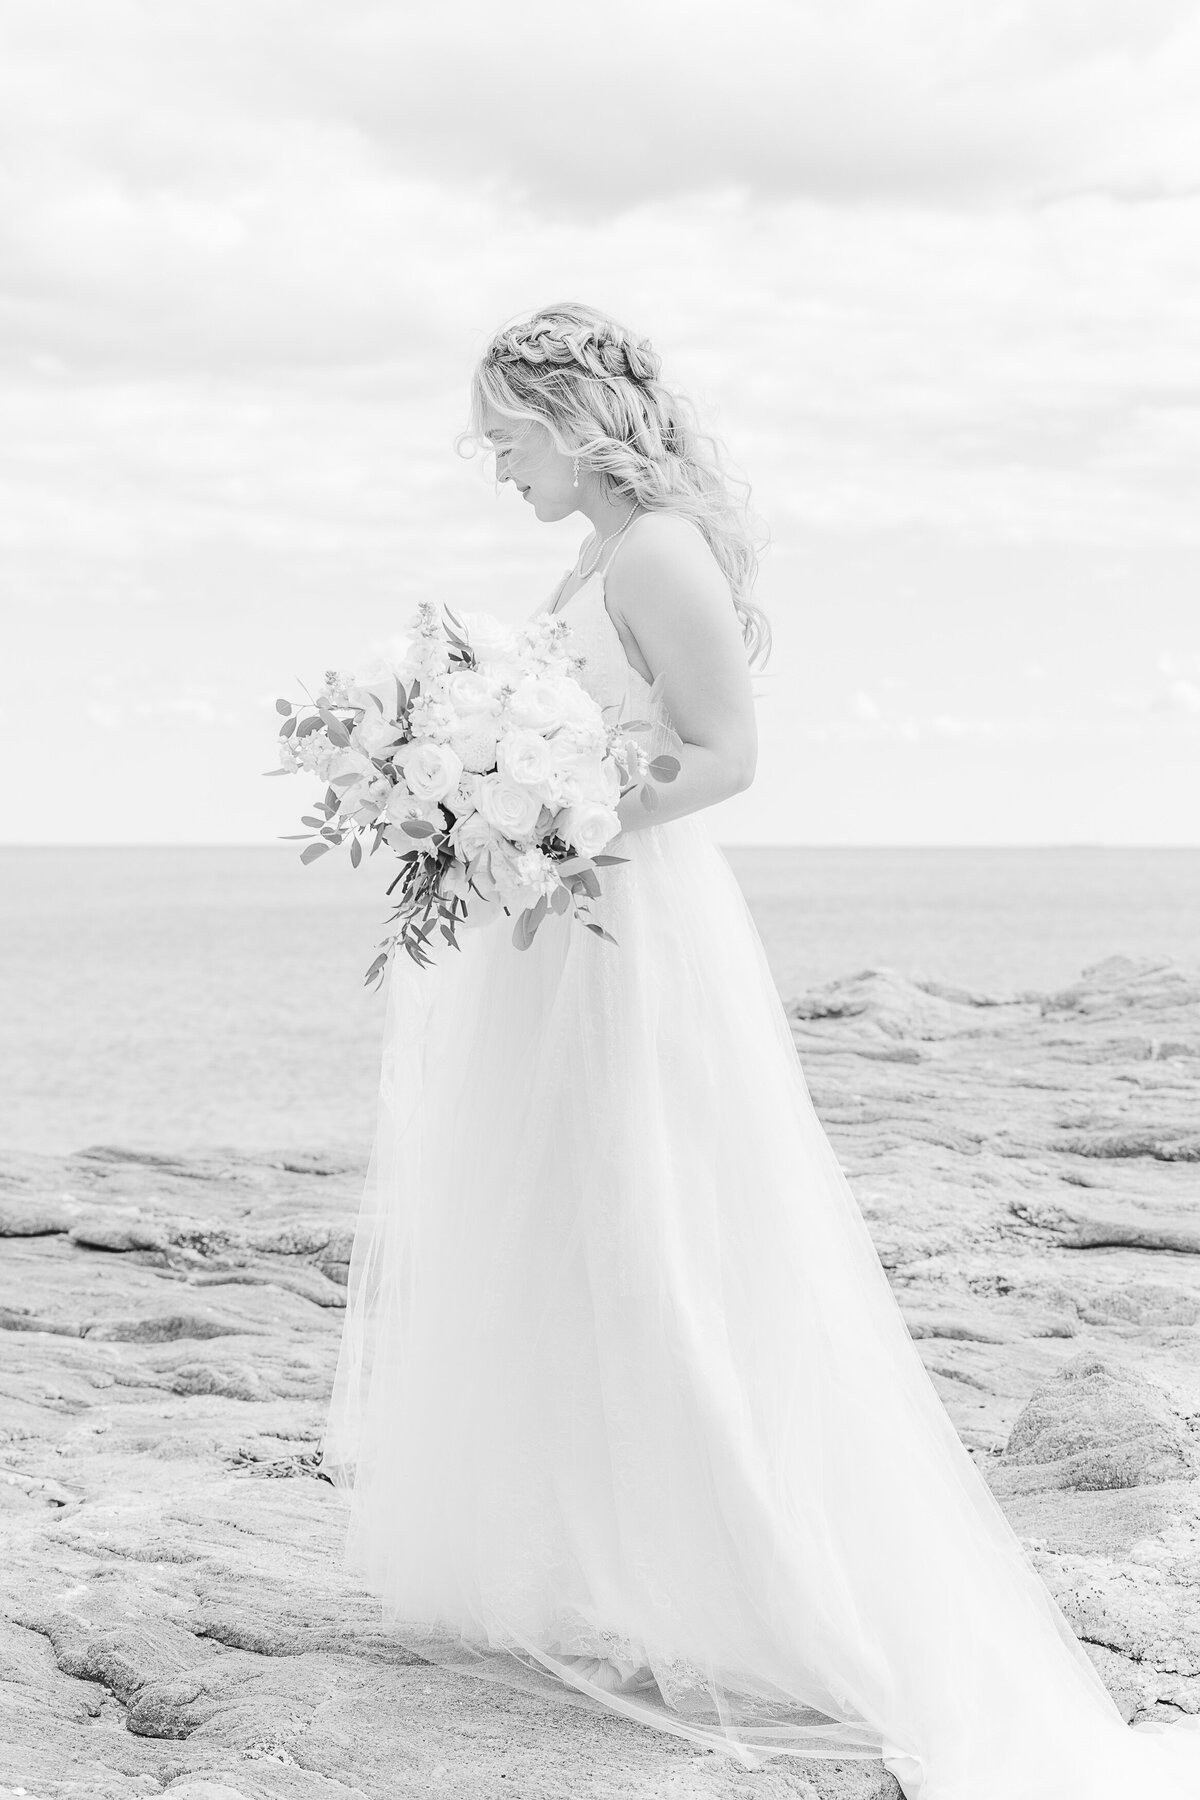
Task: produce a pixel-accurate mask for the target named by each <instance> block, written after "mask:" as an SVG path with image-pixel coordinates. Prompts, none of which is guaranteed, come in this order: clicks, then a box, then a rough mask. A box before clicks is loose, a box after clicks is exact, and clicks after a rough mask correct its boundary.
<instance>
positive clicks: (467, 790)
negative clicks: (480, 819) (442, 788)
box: [445, 774, 479, 819]
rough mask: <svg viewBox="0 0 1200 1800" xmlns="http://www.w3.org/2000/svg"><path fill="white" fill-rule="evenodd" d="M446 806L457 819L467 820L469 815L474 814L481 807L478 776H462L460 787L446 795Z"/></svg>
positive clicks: (454, 788) (452, 789)
mask: <svg viewBox="0 0 1200 1800" xmlns="http://www.w3.org/2000/svg"><path fill="white" fill-rule="evenodd" d="M445 804H446V805H447V806H448V807H449V808H450V811H451V812H452V813H453V814H454V816H455V818H456V819H465V818H466V816H467V814H468V813H473V812H474V811H475V810H476V808H477V807H478V805H479V777H478V775H470V774H466V775H462V776H460V777H459V782H458V786H457V787H453V788H451V790H450V792H449V793H448V794H447V795H446V800H445Z"/></svg>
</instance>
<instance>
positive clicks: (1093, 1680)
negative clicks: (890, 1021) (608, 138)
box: [325, 305, 1200, 1800]
mask: <svg viewBox="0 0 1200 1800" xmlns="http://www.w3.org/2000/svg"><path fill="white" fill-rule="evenodd" d="M472 424H473V435H475V436H476V437H482V438H484V439H486V440H487V442H488V443H489V444H490V445H491V447H492V448H493V449H494V451H495V454H496V462H497V473H498V476H499V479H500V480H501V481H502V482H512V483H513V484H514V485H515V486H516V487H517V488H518V490H519V491H520V493H521V496H522V502H523V504H525V505H528V506H530V507H531V508H532V510H533V511H534V513H535V514H536V516H537V517H538V518H539V519H540V520H544V521H551V520H557V519H562V518H565V517H567V516H569V515H570V514H571V513H573V512H582V513H583V514H584V515H585V517H586V518H587V519H588V520H590V522H591V524H592V526H593V535H592V537H591V539H590V540H589V541H588V542H587V543H586V544H585V547H584V550H583V552H582V554H581V557H580V559H579V561H578V562H577V564H576V566H575V568H574V569H572V570H571V571H570V572H569V573H568V574H567V575H566V576H565V577H564V579H563V580H562V582H560V584H559V587H558V589H557V590H556V592H555V594H554V595H553V596H552V597H551V599H550V600H549V601H548V602H547V605H548V606H549V609H550V610H551V611H556V612H561V614H562V615H563V617H564V618H566V619H568V620H569V621H570V624H571V629H572V643H573V645H574V647H575V648H576V649H577V650H578V651H579V653H580V654H581V655H582V657H583V659H584V662H583V668H582V674H581V679H582V680H583V682H584V684H585V685H586V686H587V687H588V688H589V689H590V691H591V692H592V693H593V694H594V695H595V696H596V697H597V698H598V699H599V700H601V702H602V703H603V704H605V705H606V706H608V705H611V706H614V707H624V708H625V709H626V710H627V712H628V713H629V714H631V715H646V714H647V713H649V714H650V715H651V726H652V730H653V733H654V736H655V739H656V744H657V746H658V747H660V748H662V747H666V746H670V747H671V749H672V750H673V752H674V754H675V755H676V756H677V757H678V760H679V763H680V769H679V773H678V776H677V778H676V779H675V780H674V781H673V782H672V783H671V784H670V786H669V787H668V786H664V787H662V788H661V789H660V790H659V796H658V797H659V804H658V806H657V808H656V809H654V810H650V809H648V808H647V807H646V806H645V805H644V804H643V803H642V801H641V799H640V798H639V797H638V796H637V795H633V796H628V797H627V798H626V799H625V800H624V801H623V802H622V825H623V832H622V835H621V838H620V839H619V840H618V842H617V844H616V845H615V847H614V848H615V850H616V851H617V852H618V853H619V854H622V855H623V856H624V857H625V858H627V861H626V862H625V863H624V864H623V865H621V866H617V867H613V868H610V869H608V870H607V871H606V876H607V881H606V886H605V894H604V898H603V900H602V902H601V903H600V916H601V918H602V922H603V924H604V925H605V926H606V927H607V929H608V931H609V932H610V933H611V935H612V937H614V938H615V939H616V940H617V946H616V947H615V948H614V946H613V945H612V944H611V943H607V942H605V941H603V940H601V939H599V938H596V937H594V936H593V935H592V934H590V933H587V932H584V931H581V930H580V929H579V928H578V927H577V926H576V925H575V924H574V923H573V921H571V920H570V919H569V918H558V917H550V918H548V919H547V920H546V921H545V923H544V924H543V925H542V927H541V930H540V931H539V933H538V935H537V937H536V939H535V941H534V943H533V945H532V947H531V948H529V949H528V950H526V951H520V950H518V949H516V948H515V947H514V945H513V943H512V940H511V934H510V931H509V930H508V929H507V928H505V927H504V926H503V925H501V926H499V927H493V928H491V929H485V930H479V931H474V932H470V933H468V934H466V937H465V941H464V944H463V949H462V952H461V954H458V955H456V954H454V953H453V952H446V953H445V954H443V955H442V957H441V958H440V960H439V962H438V964H437V966H436V967H435V968H432V969H429V970H417V969H415V968H413V967H412V966H411V965H407V964H404V962H403V959H401V961H400V964H399V965H398V966H397V967H396V969H395V972H394V976H393V982H392V988H391V994H390V998H389V1011H388V1018H387V1023H386V1026H385V1050H384V1066H383V1075H382V1081H381V1091H380V1122H379V1129H378V1133H377V1137H376V1141H375V1146H374V1151H373V1155H372V1161H371V1169H370V1173H369V1176H368V1180H367V1188H366V1194H365V1198H364V1204H363V1214H362V1218H361V1220H360V1224H359V1229H358V1233H357V1235H356V1239H355V1248H354V1256H353V1260H352V1267H351V1280H350V1290H349V1304H348V1308H347V1318H346V1326H345V1332H344V1337H343V1342H342V1352H341V1359H340V1363H339V1368H338V1374H337V1381H336V1385H335V1391H334V1396H333V1402H332V1406H331V1410H330V1418H329V1430H328V1433H327V1438H326V1444H325V1463H326V1466H327V1467H328V1468H329V1469H331V1470H332V1471H333V1473H334V1476H335V1479H338V1480H340V1481H342V1482H344V1483H347V1484H352V1510H351V1519H350V1528H349V1536H348V1555H349V1557H350V1559H351V1561H352V1562H353V1564H354V1566H355V1567H356V1568H358V1569H359V1570H360V1571H361V1572H362V1573H363V1575H364V1577H365V1579H366V1581H367V1583H368V1585H369V1586H370V1587H371V1588H372V1589H373V1590H374V1591H375V1592H377V1593H378V1594H379V1596H380V1597H381V1600H382V1603H383V1608H384V1611H385V1615H386V1616H387V1617H388V1618H389V1619H390V1620H391V1621H393V1622H395V1623H397V1624H398V1625H399V1626H400V1627H401V1628H402V1630H403V1633H404V1635H405V1637H406V1641H408V1642H410V1643H413V1644H424V1645H425V1647H426V1648H427V1649H428V1648H430V1647H432V1648H431V1653H433V1654H438V1655H441V1656H450V1655H453V1654H455V1646H457V1647H458V1648H457V1654H458V1655H459V1657H460V1658H461V1657H462V1656H464V1655H467V1656H475V1657H477V1658H478V1659H480V1661H481V1662H488V1661H489V1659H490V1661H491V1662H492V1664H496V1663H501V1664H507V1666H508V1667H509V1668H510V1669H512V1670H516V1669H517V1667H518V1663H517V1661H516V1660H514V1659H520V1662H521V1664H522V1665H524V1666H526V1667H529V1668H535V1669H540V1670H545V1671H549V1672H550V1673H552V1674H553V1675H555V1676H557V1677H559V1678H560V1679H561V1680H562V1681H564V1682H566V1683H568V1684H569V1685H570V1686H571V1687H572V1688H575V1689H578V1690H580V1691H582V1692H584V1693H586V1694H588V1695H590V1696H592V1698H593V1699H594V1700H595V1701H596V1702H597V1703H599V1704H602V1705H604V1706H608V1707H612V1708H615V1709H617V1710H619V1711H621V1712H623V1713H625V1714H627V1715H629V1716H630V1717H634V1718H638V1719H641V1720H644V1721H646V1722H649V1723H651V1724H654V1725H656V1726H659V1727H660V1728H663V1729H666V1730H670V1731H674V1732H677V1733H680V1734H682V1735H684V1736H686V1737H688V1738H690V1739H692V1740H693V1741H695V1742H696V1743H698V1744H701V1745H704V1746H706V1747H711V1748H720V1749H723V1750H726V1751H729V1752H731V1753H732V1754H733V1755H735V1756H738V1757H740V1758H741V1760H742V1761H743V1762H745V1763H746V1764H747V1765H748V1766H751V1767H754V1766H757V1765H758V1764H759V1763H761V1762H762V1760H763V1759H764V1758H765V1757H767V1756H770V1755H778V1754H794V1755H800V1756H805V1757H813V1756H835V1757H845V1756H864V1757H876V1756H882V1757H883V1759H884V1761H885V1763H886V1764H887V1766H888V1768H889V1769H891V1770H892V1771H893V1772H894V1773H895V1775H896V1776H897V1778H898V1780H899V1781H900V1784H901V1786H902V1788H903V1790H904V1793H905V1795H906V1796H907V1800H918V1797H919V1800H1001V1797H1002V1796H1003V1800H1084V1797H1085V1796H1086V1797H1087V1800H1117V1796H1120V1800H1182V1797H1183V1796H1200V1738H1197V1737H1195V1736H1193V1735H1191V1734H1190V1733H1185V1732H1183V1731H1181V1730H1180V1729H1179V1728H1174V1729H1173V1730H1172V1731H1170V1732H1156V1731H1154V1730H1153V1729H1151V1730H1144V1731H1137V1732H1133V1731H1130V1730H1129V1729H1128V1728H1127V1727H1126V1726H1125V1725H1124V1723H1123V1722H1122V1720H1121V1717H1120V1715H1119V1714H1118V1712H1117V1710H1116V1708H1115V1706H1114V1705H1113V1703H1112V1701H1111V1700H1110V1698H1109V1696H1108V1694H1107V1693H1106V1691H1105V1689H1104V1687H1103V1685H1102V1683H1101V1681H1100V1679H1099V1677H1098V1676H1097V1674H1096V1673H1095V1671H1094V1670H1093V1668H1092V1665H1091V1663H1090V1662H1089V1660H1088V1658H1087V1656H1086V1654H1085V1653H1084V1651H1083V1649H1082V1648H1081V1646H1080V1645H1079V1644H1078V1643H1077V1642H1076V1640H1075V1639H1074V1637H1073V1636H1072V1634H1071V1631H1070V1629H1069V1627H1068V1626H1067V1624H1066V1622H1065V1620H1064V1619H1063V1617H1062V1615H1061V1614H1060V1612H1059V1611H1058V1609H1057V1607H1056V1606H1055V1604H1054V1603H1053V1601H1052V1600H1051V1598H1050V1596H1049V1594H1048V1593H1047V1592H1046V1590H1045V1589H1044V1588H1043V1586H1042V1585H1041V1583H1040V1582H1039V1580H1038V1578H1037V1576H1036V1574H1035V1573H1034V1571H1033V1569H1032V1567H1031V1566H1030V1564H1029V1563H1028V1561H1027V1560H1026V1558H1025V1556H1024V1554H1023V1552H1022V1550H1021V1548H1020V1545H1019V1544H1018V1542H1017V1540H1016V1538H1015V1537H1014V1536H1013V1534H1012V1532H1011V1531H1010V1529H1009V1527H1008V1525H1007V1523H1006V1522H1005V1520H1004V1517H1003V1514H1002V1513H1001V1512H1000V1509H999V1507H998V1506H997V1505H996V1503H995V1501H994V1500H993V1499H992V1496H991V1494H990V1492H989V1490H988V1488H987V1486H986V1485H985V1483H984V1481H983V1479H982V1477H981V1476H980V1475H979V1473H978V1471H977V1470H976V1468H975V1466H974V1464H973V1463H972V1462H971V1459H970V1457H969V1456H968V1455H967V1453H966V1451H965V1450H964V1449H963V1447H962V1446H961V1444H960V1442H959V1440H958V1438H957V1436H956V1434H955V1432H954V1429H953V1427H952V1425H951V1424H950V1421H949V1419H948V1417H947V1415H946V1413H945V1412H944V1410H943V1408H942V1405H941V1402H940V1401H939V1399H938V1397H937V1394H936V1392H935V1390H934V1388H933V1386H932V1384H931V1383H930V1381H929V1379H928V1377H927V1375H926V1373H925V1369H924V1366H923V1364H922V1362H921V1359H920V1357H919V1355H918V1353H917V1351H916V1349H915V1347H914V1345H913V1343H912V1341H911V1340H910V1338H909V1336H908V1333H907V1331H906V1329H905V1326H904V1323H903V1320H902V1318H901V1316H900V1313H899V1310H898V1309H897V1307H896V1305H895V1302H894V1300H893V1298H892V1295H891V1291H890V1289H889V1287H888V1284H887V1280H886V1277H885V1275H884V1273H883V1270H882V1268H881V1266H880V1263H879V1260H878V1258H877V1256H876V1254H875V1251H874V1248H873V1246H872V1244H871V1240H870V1238H869V1236H868V1234H867V1231H866V1227H865V1226H864V1224H863V1221H862V1219H861V1216H860V1214H859V1212H858V1210H857V1208H856V1206H855V1203H854V1200H853V1198H852V1196H851V1194H850V1191H849V1189H848V1187H847V1184H846V1182H845V1179H844V1177H843V1175H842V1173H841V1171H840V1169H839V1167H838V1165H837V1162H836V1160H835V1158H834V1155H833V1152H832V1150H831V1148H830V1146H829V1143H828V1141H827V1140H826V1138H825V1135H824V1133H823V1132H822V1130H821V1127H820V1125H819V1123H818V1121H817V1119H816V1117H815V1115H814V1113H813V1110H812V1106H811V1103H810V1100H809V1097H808V1093H807V1090H806V1088H805V1085H804V1080H803V1076H802V1074H801V1072H800V1070H799V1068H798V1066H797V1062H796V1058H795V1053H794V1049H793V1045H792V1041H791V1036H790V1033H789V1029H788V1025H787V1021H786V1018H785V1015H784V1013H783V1009H782V1007H781V1005H780V1003H779V1000H778V997H777V995H776V993H775V989H774V986H773V984H772V981H771V978H770V974H769V972H768V969H767V964H766V960H765V958H764V955H763V951H762V948H761V945H760V943H759V941H758V938H757V935H756V933H755V930H754V927H753V925H752V923H751V920H750V917H749V914H748V912H747V909H746V906H745V903H744V901H743V899H742V896H741V893H740V892H739V890H738V887H737V885H736V883H735V881H734V879H733V877H732V875H731V873H730V870H729V868H728V866H727V864H726V862H725V861H724V859H723V857H722V856H721V855H720V853H719V852H718V851H717V850H716V849H715V848H714V847H713V845H712V844H711V842H710V841H709V838H708V836H707V834H706V831H705V828H704V825H703V823H702V821H701V819H700V816H699V815H700V814H701V812H702V811H703V809H704V808H705V807H707V806H709V805H711V804H713V803H714V802H715V801H718V800H721V799H723V798H725V797H726V796H727V795H729V794H732V793H735V792H736V791H738V790H739V789H740V788H744V787H745V786H746V785H747V783H748V782H749V781H750V779H751V777H752V775H753V771H754V759H755V729H754V716H753V707H752V703H751V692H750V676H749V658H750V657H752V656H754V655H756V654H758V653H761V652H762V651H763V650H765V648H766V646H767V642H768V634H767V631H766V626H765V622H764V620H763V619H762V616H761V614H760V613H759V612H758V611H757V610H756V608H755V607H754V605H753V603H752V601H751V586H752V582H753V577H754V572H755V556H754V551H753V547H752V545H751V542H750V539H749V537H748V535H747V531H746V527H745V523H744V520H743V517H742V515H741V514H740V513H739V511H738V509H737V508H736V507H735V505H734V504H733V501H732V500H731V498H730V495H729V491H728V485H727V483H726V481H725V478H724V476H723V473H722V469H721V464H720V460H719V455H718V452H717V450H716V447H715V445H714V444H713V443H712V440H710V439H707V438H705V437H703V436H701V435H700V433H699V432H698V431H697V429H696V427H695V425H694V422H693V420H692V417H691V414H690V412H689V410H688V409H687V408H686V407H685V406H684V404H683V403H682V402H681V401H680V400H679V399H678V397H677V396H676V395H675V394H674V393H672V391H671V390H670V389H669V388H667V387H665V386H664V385H663V384H662V382H661V381H660V379H659V362H658V358H657V356H656V355H655V354H654V352H653V350H652V349H651V348H650V346H649V344H648V343H646V342H645V340H641V339H638V338H636V337H634V336H633V335H632V334H631V333H630V332H628V331H627V330H626V329H625V328H624V327H622V326H621V325H619V324H618V323H616V322H615V321H614V320H612V319H610V318H607V317H605V316H604V315H603V314H600V313H598V312H595V311H592V310H591V309H589V308H586V307H582V306H578V305H561V306H554V307H549V308H547V309H545V310H543V311H541V312H539V313H536V314H534V315H533V316H532V317H531V318H529V319H527V320H524V321H522V322H521V323H519V324H517V325H514V326H512V327H510V328H508V329H506V330H504V331H502V332H501V333H499V335H498V336H497V337H496V338H495V339H494V341H493V342H492V344H491V345H490V346H489V348H488V350H487V352H486V354H485V355H484V356H483V358H482V360H481V362H480V364H479V367H478V369H477V371H476V374H475V380H474V390H473V420H472ZM655 682H658V683H660V684H661V685H660V687H659V688H657V689H656V690H655V691H654V693H653V694H652V692H651V685H652V684H653V683H655ZM438 1634H441V1635H440V1639H439V1635H438Z"/></svg>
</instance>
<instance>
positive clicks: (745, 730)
mask: <svg viewBox="0 0 1200 1800" xmlns="http://www.w3.org/2000/svg"><path fill="white" fill-rule="evenodd" d="M605 598H606V601H607V604H608V609H609V613H610V615H611V616H612V620H613V623H614V625H615V626H616V628H617V631H618V633H619V634H620V637H621V641H622V643H623V645H624V647H625V653H626V655H627V656H628V657H629V660H630V662H631V663H632V664H633V666H634V668H637V669H639V671H640V673H642V674H643V675H644V676H645V677H646V678H647V679H648V680H654V679H655V678H657V677H658V676H661V677H662V700H663V704H664V705H665V707H666V709H667V712H668V714H669V715H670V718H671V723H672V724H673V725H674V727H675V729H676V731H677V732H678V733H679V736H680V737H681V738H682V740H683V744H682V748H680V749H678V750H676V751H675V752H674V754H675V755H676V756H677V757H678V759H679V765H680V766H679V773H678V775H677V776H676V777H675V779H674V781H672V782H669V783H656V784H655V792H656V794H657V797H658V805H657V806H656V807H655V808H654V809H653V810H651V809H650V808H649V807H647V806H645V805H644V804H643V802H642V799H641V795H640V794H639V793H638V792H633V793H630V794H627V795H626V796H625V798H624V799H623V800H622V801H621V804H620V806H619V808H618V813H619V815H620V819H621V828H622V830H623V831H638V830H640V829H642V828H643V827H645V826H647V825H660V824H664V823H665V822H666V821H667V820H668V819H678V818H682V817H683V816H684V815H685V814H687V813H692V812H698V811H700V809H701V808H702V807H705V806H714V805H715V804H716V803H717V801H719V800H727V799H728V798H729V797H730V795H731V794H738V793H741V791H742V790H743V789H744V788H747V787H749V785H750V783H751V782H752V781H753V779H754V767H755V761H756V758H757V753H758V727H757V723H756V720H755V717H754V696H753V691H752V688H751V682H750V668H749V664H748V663H747V660H746V647H745V643H744V641H743V638H742V630H741V622H740V620H739V619H738V616H737V613H736V612H735V610H734V606H733V600H732V597H731V595H730V592H729V584H728V582H727V581H726V580H725V577H724V575H723V574H722V573H721V570H720V567H719V565H718V564H717V562H716V561H715V559H714V558H713V555H712V553H711V551H710V550H709V548H708V546H707V545H706V544H705V542H704V540H703V538H701V536H700V534H699V532H697V531H696V530H695V528H694V527H693V526H691V525H690V524H688V523H687V521H686V520H684V519H680V518H673V517H672V516H671V514H670V513H648V514H646V515H645V517H643V518H641V519H639V520H638V521H637V523H636V524H635V525H634V526H631V528H630V532H629V537H628V540H627V542H626V543H625V544H624V545H622V546H621V554H620V556H619V558H617V559H616V560H615V566H614V568H613V570H612V572H611V574H610V575H609V576H608V577H607V578H606V580H605Z"/></svg>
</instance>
